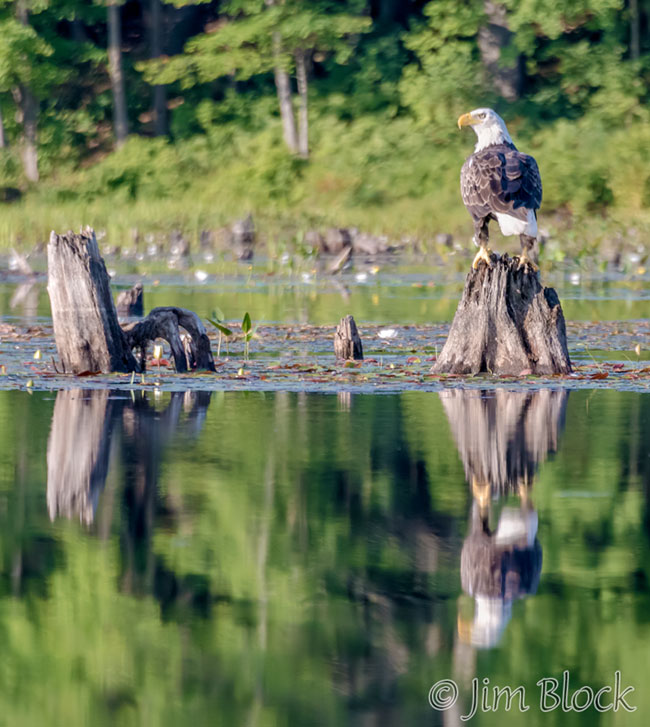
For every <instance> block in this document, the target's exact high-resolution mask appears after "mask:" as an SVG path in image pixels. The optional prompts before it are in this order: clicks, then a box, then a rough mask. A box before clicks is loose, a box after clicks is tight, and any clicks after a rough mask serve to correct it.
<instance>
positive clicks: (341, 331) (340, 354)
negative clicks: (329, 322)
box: [334, 316, 363, 361]
mask: <svg viewBox="0 0 650 727" xmlns="http://www.w3.org/2000/svg"><path fill="white" fill-rule="evenodd" d="M334 353H335V354H336V358H337V359H338V360H341V361H349V360H350V359H354V360H355V361H362V360H363V346H362V345H361V337H360V336H359V331H358V329H357V324H356V323H355V322H354V318H353V317H352V316H345V318H341V322H340V323H339V325H338V326H337V328H336V333H335V334H334Z"/></svg>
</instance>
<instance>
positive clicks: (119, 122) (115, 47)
mask: <svg viewBox="0 0 650 727" xmlns="http://www.w3.org/2000/svg"><path fill="white" fill-rule="evenodd" d="M121 22H122V21H121V17H120V6H119V5H117V3H116V2H110V3H109V5H108V72H109V75H110V77H111V87H112V89H113V127H114V130H115V141H116V144H117V146H118V147H119V146H122V144H124V142H125V141H126V137H127V136H128V134H129V123H128V119H127V115H126V90H125V86H124V72H123V70H122V25H121Z"/></svg>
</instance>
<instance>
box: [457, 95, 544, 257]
mask: <svg viewBox="0 0 650 727" xmlns="http://www.w3.org/2000/svg"><path fill="white" fill-rule="evenodd" d="M463 126H471V127H472V128H473V129H474V131H475V132H476V136H477V137H478V141H477V143H476V146H475V147H474V153H473V154H472V155H471V156H470V157H468V158H467V159H466V160H465V163H464V164H463V167H462V169H461V170H460V191H461V195H462V197H463V202H464V203H465V207H467V210H468V212H469V213H470V215H471V216H472V219H473V220H474V244H475V245H476V246H477V247H478V248H479V251H478V253H477V255H476V257H475V258H474V262H473V263H472V267H473V268H477V267H478V264H479V262H480V261H481V260H485V262H486V263H487V264H488V266H489V265H490V249H489V247H488V242H489V232H488V225H489V223H490V220H496V221H497V222H498V223H499V227H500V228H501V232H502V233H503V234H504V235H506V236H508V235H519V240H520V242H521V257H520V259H519V267H522V266H524V265H526V264H528V265H530V267H531V268H532V269H533V270H534V271H536V270H538V267H537V265H536V264H535V263H534V262H533V260H531V259H530V257H529V255H528V254H529V252H530V251H531V250H533V248H534V245H535V240H536V239H537V210H538V209H539V206H540V204H541V203H542V180H541V178H540V176H539V169H538V167H537V162H536V161H535V160H534V159H533V157H531V156H528V154H522V153H521V152H520V151H517V147H516V146H515V145H514V144H513V143H512V139H511V138H510V134H509V133H508V129H507V128H506V124H505V122H504V120H503V119H502V118H501V117H500V116H499V114H497V113H496V111H493V110H492V109H475V110H474V111H470V112H469V113H467V114H463V115H462V116H461V117H460V118H459V119H458V128H459V129H461V128H462V127H463Z"/></svg>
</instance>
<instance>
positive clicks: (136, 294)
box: [115, 283, 144, 318]
mask: <svg viewBox="0 0 650 727" xmlns="http://www.w3.org/2000/svg"><path fill="white" fill-rule="evenodd" d="M115 308H116V309H117V315H118V316H120V318H130V317H131V316H142V315H144V293H143V290H142V283H136V284H135V285H134V286H133V287H132V288H131V289H130V290H123V291H122V292H121V293H120V294H119V295H118V296H117V298H116V300H115Z"/></svg>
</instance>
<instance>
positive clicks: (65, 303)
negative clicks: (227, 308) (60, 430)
mask: <svg viewBox="0 0 650 727" xmlns="http://www.w3.org/2000/svg"><path fill="white" fill-rule="evenodd" d="M47 289H48V293H49V295H50V304H51V308H52V319H53V322H54V336H55V339H56V346H57V350H58V353H59V358H60V360H61V365H62V367H63V371H64V372H65V373H73V374H80V373H84V372H88V371H91V372H102V373H110V372H123V373H131V372H141V371H144V368H145V364H146V348H147V345H148V343H149V342H151V341H155V340H156V339H157V338H162V339H164V340H166V341H167V342H168V343H169V345H170V346H171V349H172V355H173V356H174V363H175V365H176V370H177V371H178V372H184V371H187V370H188V369H207V370H208V371H214V370H215V369H214V360H213V358H212V352H211V350H210V341H209V339H208V336H207V333H206V331H205V327H204V326H203V323H202V322H201V319H200V318H199V317H198V316H197V315H196V314H195V313H192V312H191V311H187V310H184V309H182V308H155V309H154V310H152V311H151V313H150V314H149V315H148V316H147V317H146V318H144V319H143V320H141V321H138V322H137V323H131V324H127V325H125V326H124V329H123V328H122V327H120V324H119V322H118V319H117V312H116V309H115V305H114V303H113V298H112V296H111V290H110V278H109V276H108V273H107V271H106V266H105V265H104V261H103V260H102V257H101V255H100V254H99V248H98V246H97V240H96V238H95V233H94V231H93V230H92V229H90V228H86V229H85V230H83V231H82V232H81V233H80V234H75V233H73V232H68V233H67V234H65V235H57V234H56V233H55V232H53V233H52V234H51V236H50V244H49V245H48V285H47ZM180 329H184V330H185V331H186V332H187V334H188V336H189V338H184V337H183V336H182V334H181V330H180ZM184 340H185V341H186V343H184ZM134 348H138V349H139V350H140V353H141V356H140V361H137V360H136V358H135V356H134V355H133V349H134Z"/></svg>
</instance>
